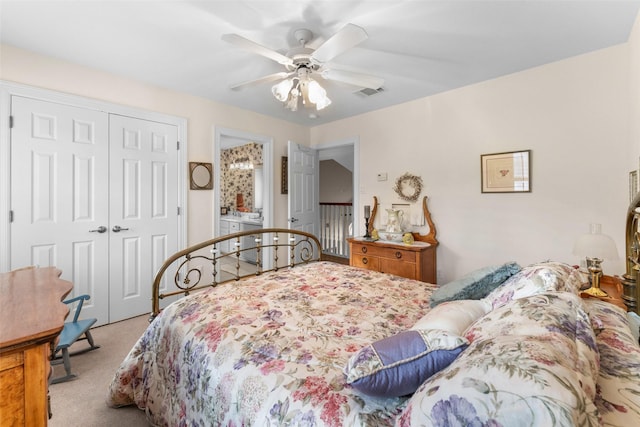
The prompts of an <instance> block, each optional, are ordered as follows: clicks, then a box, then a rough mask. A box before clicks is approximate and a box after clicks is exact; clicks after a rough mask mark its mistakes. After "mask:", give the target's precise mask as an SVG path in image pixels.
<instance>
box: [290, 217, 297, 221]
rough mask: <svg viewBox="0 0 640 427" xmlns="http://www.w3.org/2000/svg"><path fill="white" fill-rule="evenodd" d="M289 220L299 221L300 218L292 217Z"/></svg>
mask: <svg viewBox="0 0 640 427" xmlns="http://www.w3.org/2000/svg"><path fill="white" fill-rule="evenodd" d="M289 221H291V222H297V221H298V218H294V217H291V219H290V220H289Z"/></svg>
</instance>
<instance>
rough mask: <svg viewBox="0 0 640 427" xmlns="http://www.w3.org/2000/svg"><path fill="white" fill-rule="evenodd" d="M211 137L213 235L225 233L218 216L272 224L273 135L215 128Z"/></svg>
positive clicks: (250, 223)
mask: <svg viewBox="0 0 640 427" xmlns="http://www.w3.org/2000/svg"><path fill="white" fill-rule="evenodd" d="M214 135H215V140H214V149H213V152H214V162H215V167H214V175H215V181H214V197H213V204H214V206H213V221H214V236H216V237H217V236H221V235H224V234H228V233H229V230H226V229H224V227H222V223H221V219H223V217H227V216H229V215H232V216H235V217H237V218H234V219H237V220H238V221H235V222H236V223H238V224H239V225H242V224H243V221H244V222H246V223H247V225H248V226H249V225H254V226H255V225H256V223H259V224H260V226H261V227H263V228H269V227H272V226H273V185H272V182H273V138H271V137H267V136H264V135H257V134H252V133H249V132H243V131H237V130H233V129H225V128H216V129H215V132H214Z"/></svg>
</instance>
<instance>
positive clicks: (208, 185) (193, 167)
mask: <svg viewBox="0 0 640 427" xmlns="http://www.w3.org/2000/svg"><path fill="white" fill-rule="evenodd" d="M189 181H190V188H191V189H192V190H211V189H212V188H213V166H212V164H211V163H202V162H189Z"/></svg>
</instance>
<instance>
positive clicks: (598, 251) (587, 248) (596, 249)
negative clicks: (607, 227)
mask: <svg viewBox="0 0 640 427" xmlns="http://www.w3.org/2000/svg"><path fill="white" fill-rule="evenodd" d="M601 229H602V227H601V225H600V224H591V226H590V232H589V233H587V234H583V235H582V236H580V237H578V239H577V240H576V242H575V244H574V246H573V254H574V255H578V256H584V257H589V258H600V259H608V260H616V259H618V250H617V249H616V243H615V242H614V241H613V239H612V238H611V237H610V236H607V235H606V234H602V233H601Z"/></svg>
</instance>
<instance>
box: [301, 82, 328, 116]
mask: <svg viewBox="0 0 640 427" xmlns="http://www.w3.org/2000/svg"><path fill="white" fill-rule="evenodd" d="M307 90H308V95H309V101H310V102H311V103H312V104H315V105H316V110H318V111H320V110H322V109H323V108H326V107H327V106H329V105H330V104H331V100H330V99H329V98H328V97H327V91H326V90H324V88H323V87H322V86H320V83H318V82H317V81H315V80H313V79H309V83H308V84H307Z"/></svg>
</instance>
